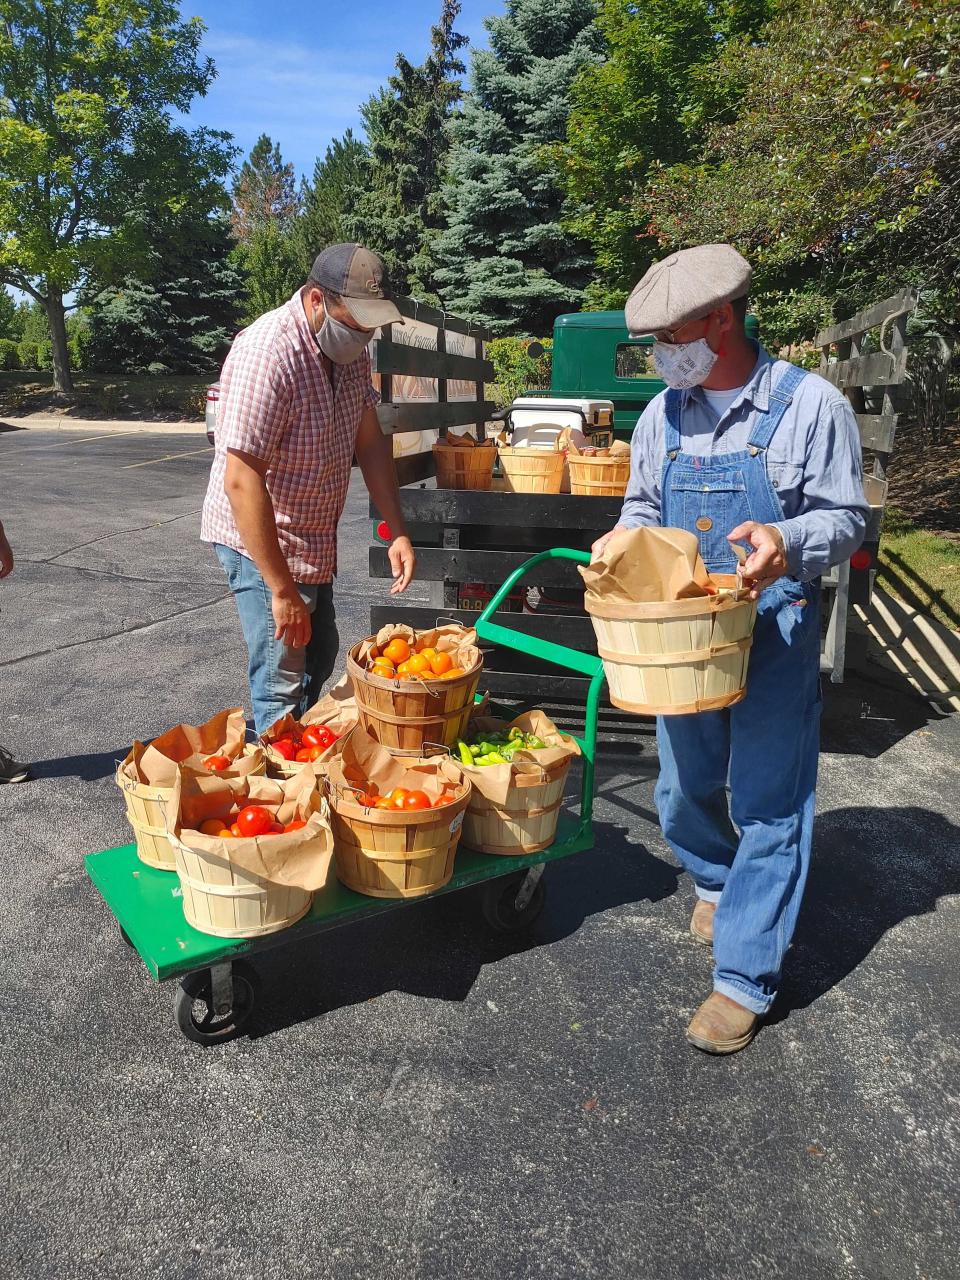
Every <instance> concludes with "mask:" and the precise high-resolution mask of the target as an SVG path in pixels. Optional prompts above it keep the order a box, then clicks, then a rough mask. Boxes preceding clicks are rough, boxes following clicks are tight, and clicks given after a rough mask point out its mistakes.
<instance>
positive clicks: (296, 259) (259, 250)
mask: <svg viewBox="0 0 960 1280" xmlns="http://www.w3.org/2000/svg"><path fill="white" fill-rule="evenodd" d="M234 262H235V263H236V265H237V267H238V268H239V270H240V271H241V273H242V275H243V279H244V286H245V293H246V304H245V306H244V311H243V318H244V321H245V323H247V324H251V323H252V322H253V321H254V320H256V318H257V317H258V316H262V315H263V313H264V312H265V311H273V310H274V309H275V308H276V307H282V306H283V304H284V303H285V302H286V301H287V300H288V299H289V298H290V297H291V296H292V294H293V293H294V292H295V291H296V290H297V289H298V288H299V287H300V286H301V285H302V284H303V282H304V281H305V280H306V278H307V275H308V274H309V271H310V267H311V265H312V262H313V259H312V258H311V259H309V261H308V260H307V259H306V257H305V255H304V253H303V244H302V241H301V240H300V238H299V235H298V234H297V231H296V228H294V227H290V228H284V227H282V226H281V225H280V224H279V223H277V222H266V223H264V224H263V225H262V226H260V227H257V228H256V230H255V231H254V232H253V234H252V235H251V236H250V238H249V239H248V240H247V241H246V243H245V244H240V245H237V248H236V250H235V252H234Z"/></svg>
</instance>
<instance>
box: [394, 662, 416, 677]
mask: <svg viewBox="0 0 960 1280" xmlns="http://www.w3.org/2000/svg"><path fill="white" fill-rule="evenodd" d="M397 675H398V676H399V677H400V679H401V680H408V679H409V678H410V676H411V675H413V672H412V671H411V670H410V663H409V662H401V663H400V665H399V667H397Z"/></svg>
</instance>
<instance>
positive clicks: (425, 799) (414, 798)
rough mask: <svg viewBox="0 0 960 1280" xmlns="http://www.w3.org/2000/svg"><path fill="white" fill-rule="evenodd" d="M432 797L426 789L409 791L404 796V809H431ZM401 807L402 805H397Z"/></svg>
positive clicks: (405, 810)
mask: <svg viewBox="0 0 960 1280" xmlns="http://www.w3.org/2000/svg"><path fill="white" fill-rule="evenodd" d="M430 807H431V806H430V797H429V796H428V795H427V793H426V792H425V791H408V792H407V794H406V795H405V796H404V798H403V810H404V813H407V812H409V811H411V810H413V809H429V808H430ZM397 808H398V809H399V808H400V806H399V805H397Z"/></svg>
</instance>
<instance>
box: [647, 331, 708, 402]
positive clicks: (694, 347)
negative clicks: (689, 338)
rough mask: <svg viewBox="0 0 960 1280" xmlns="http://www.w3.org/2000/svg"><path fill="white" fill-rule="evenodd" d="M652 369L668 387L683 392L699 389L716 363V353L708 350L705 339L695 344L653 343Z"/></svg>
mask: <svg viewBox="0 0 960 1280" xmlns="http://www.w3.org/2000/svg"><path fill="white" fill-rule="evenodd" d="M652 356H653V367H654V368H655V369H656V371H657V373H658V374H659V375H660V377H661V378H662V379H663V380H664V382H665V383H666V384H667V386H668V387H676V388H677V390H684V389H685V388H687V387H699V386H700V384H701V382H703V380H704V378H708V377H709V376H710V370H711V369H712V368H713V366H714V365H715V364H716V363H717V353H716V352H715V351H711V350H710V345H709V343H708V342H707V340H706V338H698V339H697V340H696V342H655V343H654V344H653V352H652Z"/></svg>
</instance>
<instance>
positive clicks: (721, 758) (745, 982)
mask: <svg viewBox="0 0 960 1280" xmlns="http://www.w3.org/2000/svg"><path fill="white" fill-rule="evenodd" d="M818 597H819V591H818V588H817V586H816V584H814V583H811V582H808V583H804V584H800V583H798V582H794V581H793V580H792V579H789V578H781V579H780V581H779V582H776V583H774V585H773V586H771V587H768V588H767V590H766V591H764V593H763V595H762V596H761V597H760V609H759V612H758V615H757V624H756V628H755V630H754V634H753V649H752V651H751V654H750V665H749V669H748V674H747V696H746V697H745V698H744V700H743V701H742V702H739V703H737V704H736V706H733V707H730V708H728V709H726V710H723V711H704V712H700V713H699V714H698V715H679V716H660V717H659V718H658V720H657V745H658V747H659V751H660V778H659V780H658V782H657V788H656V800H657V808H658V811H659V814H660V824H661V826H662V828H663V834H664V836H665V837H666V839H667V841H668V842H669V844H670V847H671V848H672V849H673V851H674V853H675V854H676V856H677V858H678V859H679V860H680V862H681V863H682V865H683V866H684V867H685V869H686V870H687V871H689V873H690V875H691V876H692V878H693V881H694V883H695V885H696V889H697V896H698V897H699V898H703V899H706V900H707V901H708V902H716V904H717V910H716V915H715V916H714V921H713V955H714V974H713V979H714V981H713V985H714V990H715V991H720V992H722V993H723V995H726V996H729V997H730V999H731V1000H736V1002H737V1003H738V1004H741V1005H743V1006H744V1007H745V1008H747V1009H751V1010H752V1011H753V1012H754V1013H757V1014H764V1013H766V1012H767V1010H768V1009H769V1008H770V1005H771V1004H772V1003H773V1000H774V997H775V996H776V992H777V985H778V982H779V979H780V970H781V967H782V965H783V957H784V954H785V952H786V950H787V947H788V946H789V945H790V939H791V937H792V936H793V930H794V926H795V925H796V920H797V913H798V911H799V909H800V902H801V899H802V898H803V890H804V885H805V883H806V879H807V869H808V867H809V865H810V846H811V840H812V836H813V816H814V803H815V792H816V783H817V760H818V752H819V745H820V623H819V599H818Z"/></svg>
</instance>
